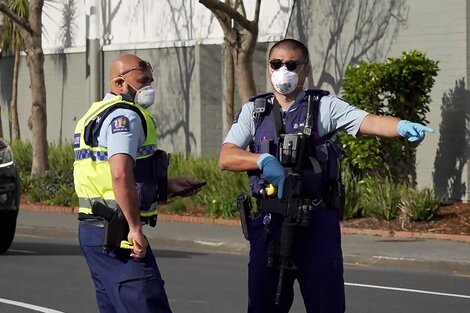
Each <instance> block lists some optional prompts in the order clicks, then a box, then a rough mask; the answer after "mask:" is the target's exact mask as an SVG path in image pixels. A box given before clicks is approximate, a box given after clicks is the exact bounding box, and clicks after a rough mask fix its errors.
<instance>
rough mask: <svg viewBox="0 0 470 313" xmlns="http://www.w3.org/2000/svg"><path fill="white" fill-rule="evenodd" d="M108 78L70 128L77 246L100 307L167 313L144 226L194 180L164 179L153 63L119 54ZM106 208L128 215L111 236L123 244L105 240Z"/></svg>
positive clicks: (107, 230)
mask: <svg viewBox="0 0 470 313" xmlns="http://www.w3.org/2000/svg"><path fill="white" fill-rule="evenodd" d="M109 78H110V82H109V83H110V93H108V94H107V95H106V96H105V97H104V99H103V100H102V101H99V102H95V103H93V104H92V106H91V107H90V109H89V110H88V112H87V113H85V115H84V116H83V117H82V118H81V119H80V120H79V121H78V123H77V126H76V129H75V134H74V152H75V163H74V185H75V190H76V192H77V195H78V197H79V220H80V226H79V240H80V247H81V249H82V252H83V254H84V256H85V259H86V261H87V264H88V266H89V268H90V272H91V275H92V278H93V281H94V283H95V287H96V297H97V302H98V307H99V310H100V312H106V313H115V312H116V313H121V312H122V313H124V312H127V313H129V312H144V313H145V312H162V313H163V312H165V313H169V312H171V309H170V307H169V303H168V299H167V296H166V293H165V289H164V282H163V280H162V278H161V275H160V271H159V269H158V266H157V263H156V260H155V257H154V255H153V253H152V250H151V248H150V246H149V244H148V241H147V239H146V237H145V236H144V234H143V232H142V227H143V225H145V224H150V225H151V226H155V223H156V219H157V213H158V212H157V206H156V204H157V201H161V200H165V198H166V196H167V194H168V193H175V192H181V191H184V190H192V189H193V191H189V192H187V193H186V194H185V195H193V194H195V193H197V192H198V189H197V188H193V187H195V186H197V184H198V183H199V182H197V181H195V180H193V179H190V178H187V177H177V178H173V179H167V166H168V159H167V157H166V156H167V155H166V153H164V152H163V151H162V150H158V149H157V147H156V143H157V140H156V124H155V120H154V118H153V116H152V114H151V113H150V112H149V111H147V108H148V107H149V106H150V105H152V104H153V102H154V99H155V91H154V89H153V87H152V83H153V74H152V68H151V66H150V64H149V63H148V62H146V61H144V60H142V59H140V58H139V57H137V56H135V55H131V54H125V55H121V56H119V57H117V58H116V60H114V62H113V63H112V65H111V68H110V73H109ZM109 212H111V213H109ZM109 214H112V215H111V216H113V217H116V216H118V217H119V216H120V217H121V220H125V222H124V224H123V223H121V224H119V225H127V228H125V229H124V237H125V238H116V239H117V240H118V242H121V241H120V240H121V239H124V240H123V241H122V242H124V243H126V241H127V245H124V246H117V245H115V246H111V247H110V246H108V245H107V244H105V245H104V243H109V240H110V238H109V237H112V236H114V234H115V232H113V233H111V232H110V229H111V226H110V225H111V223H110V222H109V220H108V218H109V216H110V215H109ZM112 239H114V238H111V240H112ZM125 239H127V240H125ZM122 242H121V243H122ZM103 247H104V249H103Z"/></svg>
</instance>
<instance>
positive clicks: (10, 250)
mask: <svg viewBox="0 0 470 313" xmlns="http://www.w3.org/2000/svg"><path fill="white" fill-rule="evenodd" d="M8 252H16V253H23V254H36V252H34V251H29V250H17V249H8Z"/></svg>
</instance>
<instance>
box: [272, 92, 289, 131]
mask: <svg viewBox="0 0 470 313" xmlns="http://www.w3.org/2000/svg"><path fill="white" fill-rule="evenodd" d="M280 106H281V105H280V104H279V102H278V101H277V99H276V97H273V115H274V123H275V124H276V132H277V135H278V136H279V135H280V134H285V133H286V130H285V129H284V122H283V121H282V118H281V109H280Z"/></svg>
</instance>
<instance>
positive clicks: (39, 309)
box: [0, 298, 64, 313]
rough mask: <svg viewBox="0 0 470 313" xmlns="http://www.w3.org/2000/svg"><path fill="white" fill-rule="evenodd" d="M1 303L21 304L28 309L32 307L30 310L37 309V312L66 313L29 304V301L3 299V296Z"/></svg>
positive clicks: (0, 299)
mask: <svg viewBox="0 0 470 313" xmlns="http://www.w3.org/2000/svg"><path fill="white" fill-rule="evenodd" d="M0 303H5V304H9V305H14V306H19V307H23V308H26V309H30V310H33V311H36V312H42V313H64V312H62V311H57V310H53V309H48V308H43V307H42V306H37V305H33V304H29V303H24V302H18V301H13V300H8V299H3V298H0Z"/></svg>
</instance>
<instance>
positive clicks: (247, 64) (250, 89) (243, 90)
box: [236, 50, 256, 103]
mask: <svg viewBox="0 0 470 313" xmlns="http://www.w3.org/2000/svg"><path fill="white" fill-rule="evenodd" d="M252 55H253V52H251V53H250V52H248V53H247V52H245V51H242V50H238V54H237V60H236V62H237V63H236V68H237V83H238V90H239V92H240V101H241V103H246V102H248V99H249V98H250V97H253V96H255V95H256V86H255V80H254V78H253V62H252Z"/></svg>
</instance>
